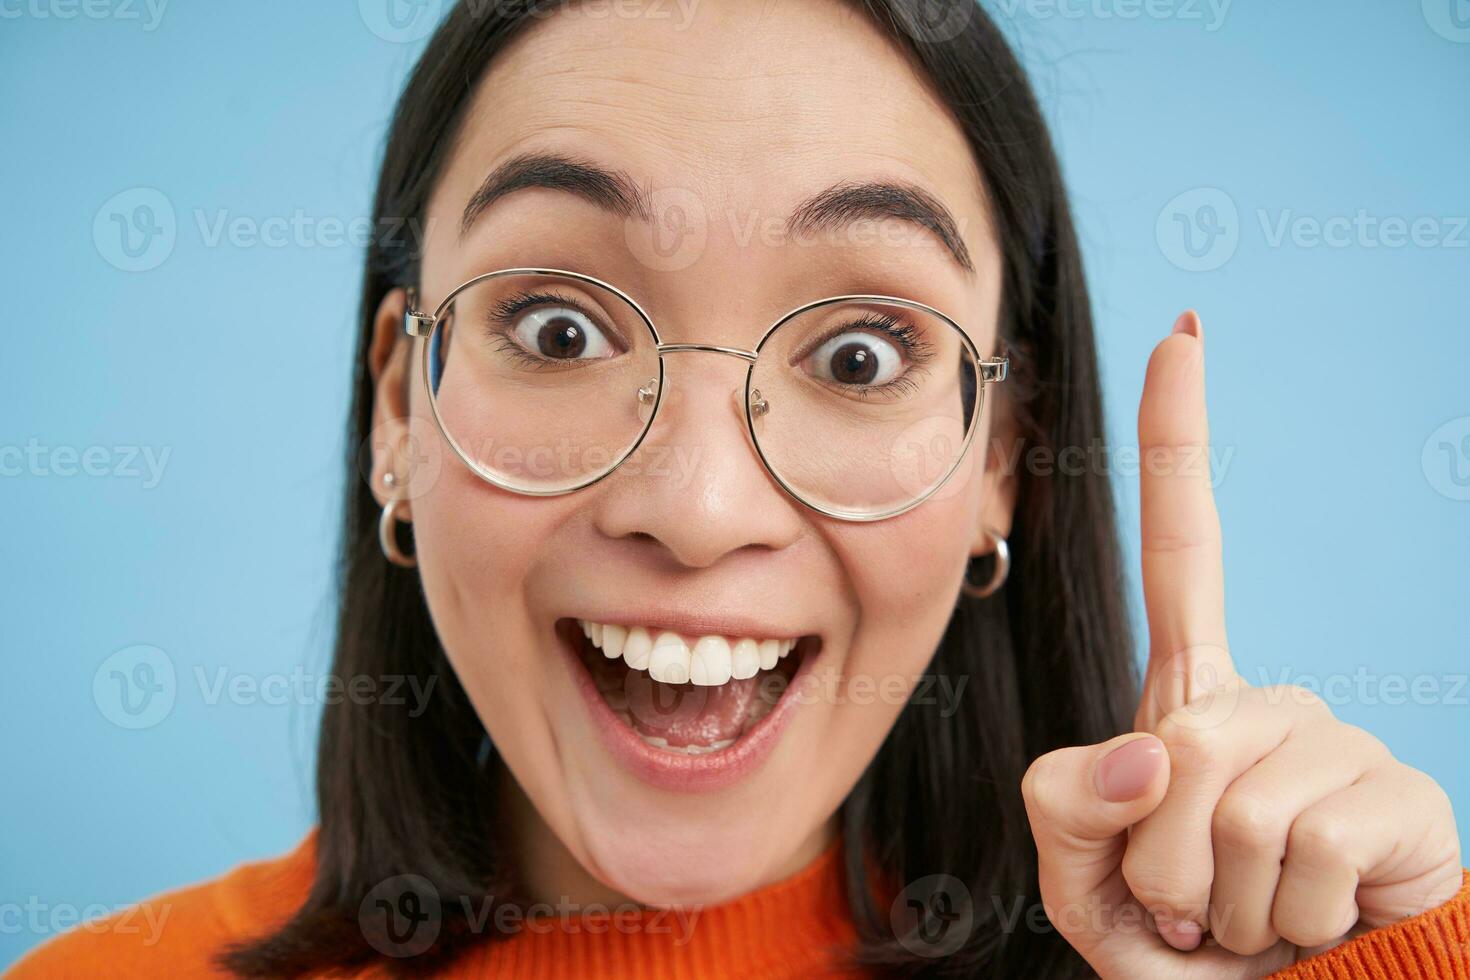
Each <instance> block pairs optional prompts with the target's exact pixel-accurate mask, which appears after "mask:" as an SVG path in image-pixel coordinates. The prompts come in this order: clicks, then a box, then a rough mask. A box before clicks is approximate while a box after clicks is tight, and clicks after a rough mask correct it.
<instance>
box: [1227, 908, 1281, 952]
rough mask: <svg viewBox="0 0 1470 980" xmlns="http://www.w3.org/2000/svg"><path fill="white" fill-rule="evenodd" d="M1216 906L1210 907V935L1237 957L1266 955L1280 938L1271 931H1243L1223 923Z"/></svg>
mask: <svg viewBox="0 0 1470 980" xmlns="http://www.w3.org/2000/svg"><path fill="white" fill-rule="evenodd" d="M1222 919H1223V916H1221V915H1219V914H1218V913H1217V912H1216V910H1215V908H1214V906H1211V907H1210V935H1211V936H1213V937H1214V939H1215V941H1216V942H1218V943H1219V944H1220V945H1221V946H1223V947H1224V948H1225V949H1227V950H1229V951H1230V952H1232V953H1234V954H1235V955H1236V956H1256V955H1257V954H1259V953H1264V952H1265V951H1266V950H1268V949H1270V948H1271V947H1272V946H1274V945H1276V941H1277V940H1278V939H1279V938H1280V937H1279V936H1277V935H1276V933H1275V932H1274V931H1273V930H1271V929H1242V928H1239V927H1237V926H1235V925H1231V924H1226V923H1225V922H1223V921H1222Z"/></svg>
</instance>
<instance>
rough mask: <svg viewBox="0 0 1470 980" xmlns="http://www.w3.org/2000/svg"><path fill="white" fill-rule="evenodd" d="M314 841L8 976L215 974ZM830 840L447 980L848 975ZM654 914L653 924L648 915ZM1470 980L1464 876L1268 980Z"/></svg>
mask: <svg viewBox="0 0 1470 980" xmlns="http://www.w3.org/2000/svg"><path fill="white" fill-rule="evenodd" d="M315 843H316V841H315V834H312V835H309V836H307V838H306V839H305V840H303V841H302V842H301V844H299V845H298V846H297V847H296V848H295V849H294V850H293V851H291V852H290V853H289V854H286V855H285V856H283V857H280V858H276V859H274V860H269V861H260V862H256V863H252V864H245V865H241V866H240V867H238V868H236V869H235V870H233V871H231V872H229V873H228V874H226V875H224V876H222V877H220V878H218V879H215V880H213V881H208V882H205V883H203V884H199V885H195V886H192V887H189V888H183V889H180V890H178V891H174V892H169V893H166V894H163V895H160V896H158V897H157V898H154V899H150V900H149V901H147V902H144V903H142V904H141V905H139V906H134V907H133V908H132V909H129V910H128V911H125V912H122V913H118V914H117V915H114V916H112V917H110V918H106V919H102V920H99V921H97V922H93V923H89V924H86V925H83V926H80V927H77V928H75V929H73V930H72V931H70V932H68V933H66V934H65V935H62V936H58V937H57V938H56V939H54V940H52V941H50V942H48V943H46V944H44V945H42V946H41V947H39V948H38V949H36V950H34V951H32V952H31V953H30V954H29V955H27V956H26V957H25V958H23V959H22V960H21V961H20V963H18V964H17V965H16V967H15V968H14V970H13V971H12V972H11V973H10V974H9V976H10V977H12V978H14V980H32V978H55V977H89V978H90V977H100V976H105V977H116V978H122V980H129V978H148V980H152V978H154V977H165V976H166V977H204V976H221V975H222V974H221V973H220V971H218V970H217V969H216V968H215V966H214V965H213V963H212V962H211V958H212V957H213V955H214V954H215V953H216V952H217V951H218V950H219V949H220V947H221V946H222V945H224V944H226V943H229V942H233V941H235V940H238V939H241V938H245V937H250V936H256V935H260V934H262V933H263V932H266V931H268V930H270V929H271V928H272V927H274V926H277V925H279V924H281V923H282V922H283V921H284V920H285V919H286V917H288V916H289V915H290V913H291V912H292V911H294V910H295V909H296V908H297V907H298V906H299V905H300V904H301V902H302V901H303V900H304V899H305V897H306V893H307V891H308V889H309V888H310V886H311V880H312V871H313V866H314V862H315ZM839 855H840V850H839V846H838V844H837V843H834V844H833V845H832V846H831V847H829V848H828V849H827V850H826V851H825V852H824V853H823V854H822V855H821V857H819V858H818V859H817V860H815V861H813V862H812V863H811V864H810V865H808V866H807V867H806V868H804V869H803V870H801V871H799V872H797V873H796V874H795V875H793V876H792V877H790V878H788V879H786V880H785V881H781V882H777V883H776V884H773V885H770V886H768V887H766V888H762V889H759V890H757V891H755V892H752V893H750V894H748V895H745V896H743V897H741V898H739V899H736V900H734V901H732V902H729V903H727V904H725V905H721V906H717V907H713V908H704V909H702V910H699V911H698V912H690V913H686V914H685V915H684V916H683V917H679V916H676V915H673V914H671V913H658V912H654V911H652V910H650V911H648V912H644V913H638V916H637V917H635V918H634V919H632V920H630V919H629V917H628V915H627V914H626V913H620V914H618V915H617V916H616V917H615V918H608V917H606V916H602V917H595V916H583V917H581V918H577V919H563V920H559V924H558V925H555V926H538V928H537V929H536V930H535V931H532V930H530V929H525V930H522V931H521V932H519V933H517V934H516V935H515V936H513V937H511V938H509V939H506V940H503V941H497V942H490V943H481V944H480V945H479V946H477V947H475V948H473V949H472V950H471V951H470V952H468V953H466V954H465V955H464V956H463V957H462V958H461V959H459V960H457V961H456V962H455V964H454V967H453V973H452V975H453V976H456V977H471V976H497V977H499V976H504V977H515V978H538V980H539V978H553V977H609V978H629V980H632V978H637V980H662V978H673V977H691V976H693V977H702V978H716V980H718V978H734V977H740V978H778V977H782V978H786V977H791V978H794V977H803V978H805V977H844V976H846V977H853V978H856V977H858V976H861V974H852V973H843V972H841V971H840V970H839V969H838V968H837V967H836V966H835V964H836V962H837V960H836V957H835V955H834V953H833V950H834V949H836V948H838V947H841V946H842V945H843V944H845V943H848V942H850V941H851V940H852V939H853V938H854V936H855V933H854V930H853V927H852V924H851V922H849V921H848V920H847V918H846V917H845V916H844V914H843V912H842V909H843V908H844V907H845V904H844V903H845V900H844V898H843V890H842V867H841V862H840V856H839ZM655 915H659V916H661V921H656V920H654V919H653V916H655ZM1346 978H1354V980H1368V978H1374V980H1379V978H1388V980H1410V978H1414V980H1429V978H1433V980H1448V978H1454V980H1470V871H1466V872H1465V885H1464V887H1462V888H1461V889H1460V893H1459V894H1458V895H1456V896H1455V898H1453V899H1452V900H1451V901H1449V902H1448V903H1446V904H1445V905H1443V906H1441V907H1439V908H1437V909H1433V910H1431V911H1428V912H1425V913H1423V914H1421V915H1418V916H1415V917H1414V918H1411V919H1405V920H1404V921H1402V922H1398V923H1395V924H1393V925H1390V926H1386V927H1384V928H1382V929H1378V930H1376V931H1374V932H1370V933H1367V934H1365V935H1362V936H1360V937H1358V938H1357V939H1354V940H1352V941H1350V942H1347V943H1344V944H1342V945H1341V946H1338V947H1336V948H1334V949H1331V950H1328V951H1327V952H1325V953H1322V954H1321V955H1319V956H1315V957H1312V958H1311V959H1307V960H1303V961H1302V962H1300V963H1298V964H1296V965H1295V966H1293V967H1291V968H1289V969H1287V970H1284V971H1282V972H1280V973H1277V974H1274V975H1273V980H1346Z"/></svg>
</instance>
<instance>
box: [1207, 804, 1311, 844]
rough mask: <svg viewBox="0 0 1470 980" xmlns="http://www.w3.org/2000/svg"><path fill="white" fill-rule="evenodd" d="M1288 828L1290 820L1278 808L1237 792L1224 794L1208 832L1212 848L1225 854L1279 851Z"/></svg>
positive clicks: (1284, 841) (1284, 840)
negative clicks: (1226, 851) (1221, 849)
mask: <svg viewBox="0 0 1470 980" xmlns="http://www.w3.org/2000/svg"><path fill="white" fill-rule="evenodd" d="M1290 826H1291V820H1290V818H1289V817H1288V816H1287V814H1286V813H1285V812H1284V811H1283V810H1282V808H1281V807H1280V806H1278V805H1276V804H1273V803H1270V802H1268V801H1267V800H1264V799H1262V798H1261V797H1259V796H1257V795H1256V794H1254V793H1250V792H1244V791H1240V790H1236V791H1234V792H1228V793H1226V794H1225V797H1224V799H1222V800H1221V801H1220V805H1219V806H1218V807H1216V808H1215V816H1214V818H1213V819H1212V821H1211V825H1210V831H1211V834H1212V836H1213V838H1214V841H1215V844H1216V845H1217V846H1223V847H1224V848H1226V849H1227V850H1234V851H1255V850H1261V849H1265V848H1271V849H1273V850H1280V849H1282V848H1283V847H1284V845H1285V843H1286V835H1287V831H1288V828H1289V827H1290Z"/></svg>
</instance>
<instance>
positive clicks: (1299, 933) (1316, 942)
mask: <svg viewBox="0 0 1470 980" xmlns="http://www.w3.org/2000/svg"><path fill="white" fill-rule="evenodd" d="M1271 927H1272V928H1273V929H1275V930H1276V933H1277V935H1279V936H1280V937H1281V938H1282V939H1285V940H1286V941H1287V942H1289V943H1291V944H1292V945H1293V946H1304V947H1307V946H1321V945H1323V944H1325V943H1329V942H1331V941H1332V940H1334V939H1336V938H1337V936H1336V935H1334V934H1333V933H1334V932H1335V930H1334V928H1333V927H1332V926H1330V925H1328V924H1327V923H1326V922H1325V920H1324V919H1323V917H1322V916H1321V915H1320V914H1315V915H1307V916H1302V915H1297V914H1292V913H1286V914H1278V915H1276V916H1274V917H1273V918H1272V922H1271Z"/></svg>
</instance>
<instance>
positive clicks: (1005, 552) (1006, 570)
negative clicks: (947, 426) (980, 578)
mask: <svg viewBox="0 0 1470 980" xmlns="http://www.w3.org/2000/svg"><path fill="white" fill-rule="evenodd" d="M985 533H986V534H988V535H990V538H991V540H993V541H994V542H995V571H993V572H991V573H990V581H989V582H986V583H985V584H984V585H973V584H971V582H970V574H969V571H968V570H967V571H966V572H965V581H964V583H963V584H961V585H960V591H961V592H963V593H964V594H965V595H967V596H969V597H970V598H971V599H985V598H987V597H989V596H992V595H995V593H997V592H999V591H1000V587H1001V586H1002V585H1005V584H1006V578H1008V577H1009V576H1010V574H1011V546H1010V545H1008V544H1006V539H1005V538H1003V537H1001V536H1000V535H999V534H996V533H995V532H994V531H992V530H990V529H989V528H986V529H985Z"/></svg>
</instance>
